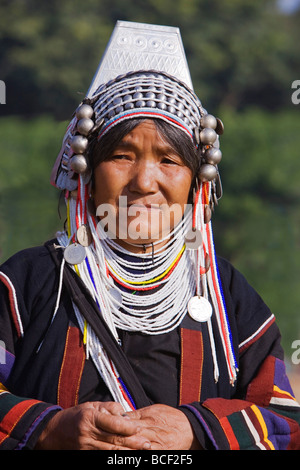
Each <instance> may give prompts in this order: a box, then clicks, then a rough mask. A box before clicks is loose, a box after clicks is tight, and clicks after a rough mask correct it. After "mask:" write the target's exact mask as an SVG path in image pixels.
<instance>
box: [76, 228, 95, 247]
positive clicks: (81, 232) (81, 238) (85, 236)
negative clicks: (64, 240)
mask: <svg viewBox="0 0 300 470" xmlns="http://www.w3.org/2000/svg"><path fill="white" fill-rule="evenodd" d="M76 238H77V241H78V243H80V245H82V246H89V245H90V244H91V243H92V234H91V230H90V228H89V227H87V226H86V225H81V226H80V227H79V229H78V230H77V232H76Z"/></svg>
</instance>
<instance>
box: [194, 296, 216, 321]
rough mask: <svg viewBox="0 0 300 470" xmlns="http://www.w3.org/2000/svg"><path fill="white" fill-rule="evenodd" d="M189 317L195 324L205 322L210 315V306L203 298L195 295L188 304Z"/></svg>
mask: <svg viewBox="0 0 300 470" xmlns="http://www.w3.org/2000/svg"><path fill="white" fill-rule="evenodd" d="M188 312H189V315H190V317H191V318H192V319H193V320H195V321H197V322H206V321H207V320H209V319H210V317H211V315H212V306H211V304H210V303H209V301H208V300H207V299H205V297H201V296H199V295H196V296H195V297H192V298H191V300H190V301H189V303H188Z"/></svg>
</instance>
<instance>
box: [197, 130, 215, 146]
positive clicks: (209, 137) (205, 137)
mask: <svg viewBox="0 0 300 470" xmlns="http://www.w3.org/2000/svg"><path fill="white" fill-rule="evenodd" d="M216 139H217V134H216V132H215V131H214V130H213V129H210V128H209V127H207V128H206V129H203V130H202V131H201V132H200V140H201V143H202V144H204V145H212V144H213V143H214V142H215V140H216Z"/></svg>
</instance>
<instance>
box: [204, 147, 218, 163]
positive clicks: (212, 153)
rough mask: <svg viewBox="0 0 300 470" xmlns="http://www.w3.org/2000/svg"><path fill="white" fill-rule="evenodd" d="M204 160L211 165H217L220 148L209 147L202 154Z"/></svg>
mask: <svg viewBox="0 0 300 470" xmlns="http://www.w3.org/2000/svg"><path fill="white" fill-rule="evenodd" d="M204 158H205V161H206V162H207V163H210V164H211V165H218V163H220V161H221V160H222V152H221V150H220V149H216V148H214V147H211V148H210V149H208V150H207V151H206V152H205V154H204Z"/></svg>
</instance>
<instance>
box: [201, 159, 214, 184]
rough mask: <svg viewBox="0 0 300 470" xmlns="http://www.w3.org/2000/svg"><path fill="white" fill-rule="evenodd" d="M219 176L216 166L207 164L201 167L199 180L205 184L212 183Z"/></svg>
mask: <svg viewBox="0 0 300 470" xmlns="http://www.w3.org/2000/svg"><path fill="white" fill-rule="evenodd" d="M217 174H218V171H217V169H216V167H215V166H214V165H210V164H208V163H205V164H204V165H201V167H200V171H199V179H200V181H202V182H203V183H204V182H206V181H212V180H213V179H215V178H216V176H217Z"/></svg>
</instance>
